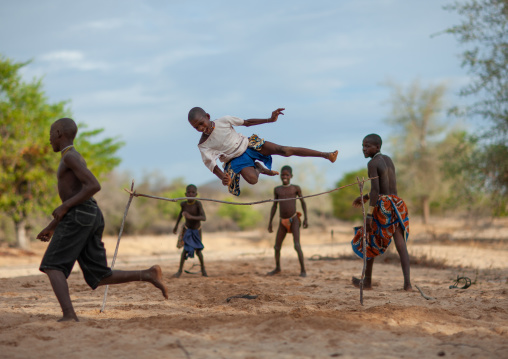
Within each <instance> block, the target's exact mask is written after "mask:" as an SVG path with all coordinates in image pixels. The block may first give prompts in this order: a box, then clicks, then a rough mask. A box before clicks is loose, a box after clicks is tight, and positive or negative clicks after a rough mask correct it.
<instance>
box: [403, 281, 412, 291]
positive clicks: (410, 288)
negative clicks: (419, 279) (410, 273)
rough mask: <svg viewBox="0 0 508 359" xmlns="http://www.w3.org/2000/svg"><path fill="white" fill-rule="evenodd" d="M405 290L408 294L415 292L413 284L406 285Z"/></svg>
mask: <svg viewBox="0 0 508 359" xmlns="http://www.w3.org/2000/svg"><path fill="white" fill-rule="evenodd" d="M404 290H405V291H406V292H412V291H413V287H412V286H411V283H409V284H404Z"/></svg>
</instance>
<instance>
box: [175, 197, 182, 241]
mask: <svg viewBox="0 0 508 359" xmlns="http://www.w3.org/2000/svg"><path fill="white" fill-rule="evenodd" d="M182 212H183V208H182V203H181V202H180V213H178V217H177V218H176V223H175V228H173V233H174V234H176V233H177V232H178V223H180V220H181V219H182Z"/></svg>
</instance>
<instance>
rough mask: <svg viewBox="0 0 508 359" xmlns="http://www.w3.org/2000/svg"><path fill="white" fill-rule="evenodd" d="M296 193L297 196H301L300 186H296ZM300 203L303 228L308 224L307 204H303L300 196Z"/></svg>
mask: <svg viewBox="0 0 508 359" xmlns="http://www.w3.org/2000/svg"><path fill="white" fill-rule="evenodd" d="M296 194H297V195H298V197H303V195H302V189H301V188H300V186H297V190H296ZM300 203H301V205H302V211H303V228H307V227H308V226H309V223H308V222H307V205H306V204H305V201H304V200H303V198H300Z"/></svg>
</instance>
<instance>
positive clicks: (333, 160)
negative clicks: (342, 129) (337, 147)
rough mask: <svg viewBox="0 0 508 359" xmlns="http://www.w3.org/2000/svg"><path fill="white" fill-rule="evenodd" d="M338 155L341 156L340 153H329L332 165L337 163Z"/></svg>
mask: <svg viewBox="0 0 508 359" xmlns="http://www.w3.org/2000/svg"><path fill="white" fill-rule="evenodd" d="M338 155H339V151H335V152H329V153H328V159H329V160H330V162H331V163H334V162H335V161H337V156H338Z"/></svg>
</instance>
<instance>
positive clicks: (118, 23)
mask: <svg viewBox="0 0 508 359" xmlns="http://www.w3.org/2000/svg"><path fill="white" fill-rule="evenodd" d="M125 25H126V21H125V20H123V19H103V20H96V21H90V22H87V23H84V24H81V25H78V26H77V28H78V29H92V30H113V29H119V28H121V27H123V26H125Z"/></svg>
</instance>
